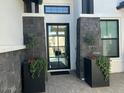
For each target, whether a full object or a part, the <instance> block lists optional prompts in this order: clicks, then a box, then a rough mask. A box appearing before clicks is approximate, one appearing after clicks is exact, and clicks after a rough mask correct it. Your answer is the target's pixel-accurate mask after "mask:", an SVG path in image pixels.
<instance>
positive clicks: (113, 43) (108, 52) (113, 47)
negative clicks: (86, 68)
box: [103, 40, 118, 56]
mask: <svg viewBox="0 0 124 93" xmlns="http://www.w3.org/2000/svg"><path fill="white" fill-rule="evenodd" d="M117 46H118V40H103V55H104V56H118V47H117Z"/></svg>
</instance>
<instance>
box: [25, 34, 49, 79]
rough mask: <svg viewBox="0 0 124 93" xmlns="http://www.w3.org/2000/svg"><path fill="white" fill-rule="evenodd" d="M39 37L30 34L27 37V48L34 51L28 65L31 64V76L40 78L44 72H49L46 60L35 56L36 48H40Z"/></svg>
mask: <svg viewBox="0 0 124 93" xmlns="http://www.w3.org/2000/svg"><path fill="white" fill-rule="evenodd" d="M36 37H37V36H36V35H34V34H28V35H27V41H26V42H25V43H26V48H27V49H29V50H32V52H31V53H30V55H29V58H28V64H29V72H30V74H31V77H32V78H33V79H34V78H39V77H40V75H41V73H42V72H45V73H46V70H47V62H46V60H45V59H44V58H41V57H40V58H39V57H36V56H35V55H34V53H35V52H34V51H35V47H37V46H38V43H37V38H36Z"/></svg>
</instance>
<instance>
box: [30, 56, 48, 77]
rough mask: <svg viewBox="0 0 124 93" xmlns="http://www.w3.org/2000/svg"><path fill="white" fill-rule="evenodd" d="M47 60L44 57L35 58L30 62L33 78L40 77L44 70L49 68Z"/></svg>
mask: <svg viewBox="0 0 124 93" xmlns="http://www.w3.org/2000/svg"><path fill="white" fill-rule="evenodd" d="M46 63H47V62H46V61H45V59H43V58H35V59H33V60H32V61H31V62H29V68H30V73H31V76H32V78H33V79H34V78H39V77H40V75H41V73H42V72H46V70H47V68H46V67H47V64H46Z"/></svg>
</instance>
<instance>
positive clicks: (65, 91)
mask: <svg viewBox="0 0 124 93" xmlns="http://www.w3.org/2000/svg"><path fill="white" fill-rule="evenodd" d="M45 93H124V73H118V74H111V76H110V87H100V88H91V87H90V86H89V85H87V84H86V83H85V81H81V80H79V79H78V78H77V77H76V75H75V74H67V75H52V76H51V75H49V76H48V82H46V92H45Z"/></svg>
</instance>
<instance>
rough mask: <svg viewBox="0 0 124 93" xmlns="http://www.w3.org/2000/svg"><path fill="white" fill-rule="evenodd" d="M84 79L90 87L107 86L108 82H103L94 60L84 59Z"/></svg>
mask: <svg viewBox="0 0 124 93" xmlns="http://www.w3.org/2000/svg"><path fill="white" fill-rule="evenodd" d="M84 77H85V81H86V82H87V83H88V84H89V85H90V86H91V87H105V86H109V80H107V81H105V79H104V76H103V74H102V72H101V71H100V69H99V68H98V67H97V65H96V60H95V59H94V60H91V59H89V58H84Z"/></svg>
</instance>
